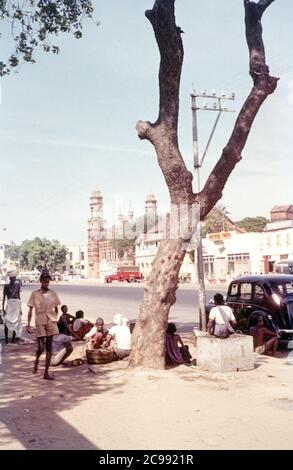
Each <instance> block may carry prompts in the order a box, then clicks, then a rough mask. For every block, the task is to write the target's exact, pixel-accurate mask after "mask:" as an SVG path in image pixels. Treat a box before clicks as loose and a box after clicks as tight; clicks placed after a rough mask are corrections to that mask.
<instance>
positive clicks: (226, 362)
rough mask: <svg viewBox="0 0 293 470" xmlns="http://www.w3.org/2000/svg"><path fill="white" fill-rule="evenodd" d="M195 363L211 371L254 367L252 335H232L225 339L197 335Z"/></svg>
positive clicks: (229, 370)
mask: <svg viewBox="0 0 293 470" xmlns="http://www.w3.org/2000/svg"><path fill="white" fill-rule="evenodd" d="M196 364H197V366H198V367H200V368H202V369H205V370H209V371H211V372H231V371H240V370H250V369H253V368H254V354H253V340H252V336H247V335H236V334H235V335H232V336H230V337H229V338H226V339H219V338H216V337H215V336H198V337H197V345H196Z"/></svg>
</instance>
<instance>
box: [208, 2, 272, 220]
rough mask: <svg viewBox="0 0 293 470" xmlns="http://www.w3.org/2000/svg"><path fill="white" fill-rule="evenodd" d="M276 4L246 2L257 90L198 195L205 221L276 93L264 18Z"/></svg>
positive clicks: (247, 36) (250, 96) (252, 92)
mask: <svg viewBox="0 0 293 470" xmlns="http://www.w3.org/2000/svg"><path fill="white" fill-rule="evenodd" d="M273 1H274V0H260V1H259V2H258V3H255V2H250V1H249V0H244V8H245V26H246V40H247V45H248V49H249V62H250V75H251V77H252V79H253V83H254V86H253V88H252V90H251V92H250V94H249V96H248V98H247V99H246V101H245V103H244V105H243V107H242V109H241V111H240V113H239V115H238V119H237V121H236V124H235V127H234V129H233V132H232V135H231V137H230V139H229V141H228V144H227V146H226V147H225V148H224V149H223V153H222V156H221V157H220V159H219V161H218V163H217V164H216V165H215V167H214V169H213V171H212V172H211V174H210V176H209V178H208V180H207V182H206V184H205V186H204V188H203V190H202V192H201V193H200V194H199V200H200V204H201V218H202V219H203V218H204V217H205V216H206V215H207V214H208V213H209V211H210V210H211V209H212V207H213V206H214V204H215V203H216V202H217V201H218V200H219V199H220V198H221V196H222V191H223V189H224V186H225V184H226V182H227V180H228V178H229V176H230V174H231V172H232V170H233V168H234V167H235V165H236V164H237V163H238V162H239V161H240V160H241V152H242V150H243V148H244V146H245V143H246V141H247V138H248V135H249V132H250V129H251V126H252V123H253V121H254V119H255V116H256V115H257V113H258V111H259V109H260V107H261V105H262V104H263V102H264V101H265V99H266V98H267V97H268V96H269V95H270V94H271V93H273V92H274V91H275V89H276V86H277V82H278V78H275V77H271V76H270V74H269V68H268V66H267V65H266V61H265V48H264V43H263V39H262V25H261V17H262V14H263V12H264V11H265V10H266V8H267V7H268V6H269V5H270V4H271V3H273Z"/></svg>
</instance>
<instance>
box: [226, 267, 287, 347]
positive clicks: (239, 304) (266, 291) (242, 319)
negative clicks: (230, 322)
mask: <svg viewBox="0 0 293 470" xmlns="http://www.w3.org/2000/svg"><path fill="white" fill-rule="evenodd" d="M226 304H227V305H229V307H231V308H232V310H233V312H234V315H235V318H236V321H237V328H238V329H240V330H242V331H243V332H245V333H248V332H249V329H250V327H251V326H253V325H254V324H255V319H256V317H257V316H262V317H263V319H264V324H265V326H266V327H267V328H269V329H271V330H272V331H274V332H276V333H277V334H278V337H279V339H280V340H284V341H286V342H288V341H290V340H293V275H290V274H288V275H282V274H275V275H259V276H241V277H239V278H237V279H235V280H234V281H232V282H231V283H230V285H229V287H228V293H227V298H226Z"/></svg>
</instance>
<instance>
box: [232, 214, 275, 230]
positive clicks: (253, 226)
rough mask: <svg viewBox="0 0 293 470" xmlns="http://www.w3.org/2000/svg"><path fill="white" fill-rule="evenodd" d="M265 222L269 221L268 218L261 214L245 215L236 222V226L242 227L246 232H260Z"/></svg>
mask: <svg viewBox="0 0 293 470" xmlns="http://www.w3.org/2000/svg"><path fill="white" fill-rule="evenodd" d="M267 223H269V220H268V219H266V217H262V216H257V217H245V218H244V219H242V220H239V222H236V224H237V225H238V227H240V228H244V229H245V230H246V232H262V231H263V229H264V228H265V226H266V225H267Z"/></svg>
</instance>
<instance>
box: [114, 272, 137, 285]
mask: <svg viewBox="0 0 293 470" xmlns="http://www.w3.org/2000/svg"><path fill="white" fill-rule="evenodd" d="M141 279H142V275H141V273H140V272H139V271H118V272H117V273H115V274H108V275H107V276H105V282H106V283H108V284H109V283H111V282H113V281H120V282H123V281H126V282H137V281H140V280H141Z"/></svg>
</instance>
